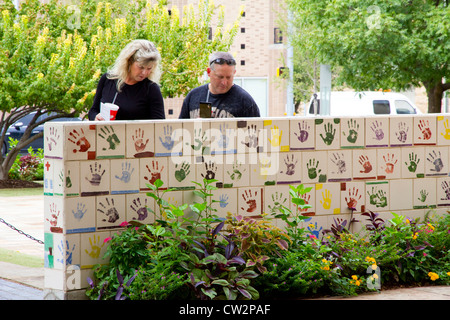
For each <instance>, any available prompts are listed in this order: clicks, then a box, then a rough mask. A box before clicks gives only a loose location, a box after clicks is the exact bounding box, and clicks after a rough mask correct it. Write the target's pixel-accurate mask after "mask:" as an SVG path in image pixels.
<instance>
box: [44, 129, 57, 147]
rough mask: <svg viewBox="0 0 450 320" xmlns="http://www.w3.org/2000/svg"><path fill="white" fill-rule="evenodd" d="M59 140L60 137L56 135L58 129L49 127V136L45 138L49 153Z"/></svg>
mask: <svg viewBox="0 0 450 320" xmlns="http://www.w3.org/2000/svg"><path fill="white" fill-rule="evenodd" d="M59 138H60V135H59V134H58V129H57V128H55V127H50V128H49V134H48V135H47V136H46V137H45V140H46V141H47V146H48V150H49V151H52V149H53V146H56V144H57V141H58V140H59Z"/></svg>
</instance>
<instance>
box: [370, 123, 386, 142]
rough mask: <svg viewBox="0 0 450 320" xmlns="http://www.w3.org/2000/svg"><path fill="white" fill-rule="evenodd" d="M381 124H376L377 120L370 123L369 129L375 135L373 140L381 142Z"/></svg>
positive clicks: (382, 136)
mask: <svg viewBox="0 0 450 320" xmlns="http://www.w3.org/2000/svg"><path fill="white" fill-rule="evenodd" d="M381 125H382V122H380V123H378V120H376V121H374V122H372V125H371V126H370V129H372V131H373V132H374V133H375V137H374V139H375V140H378V141H381V140H383V138H384V131H383V129H382V128H381Z"/></svg>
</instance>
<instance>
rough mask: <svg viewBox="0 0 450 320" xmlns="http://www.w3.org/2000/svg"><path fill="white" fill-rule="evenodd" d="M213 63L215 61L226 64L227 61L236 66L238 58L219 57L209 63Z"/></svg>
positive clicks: (228, 63)
mask: <svg viewBox="0 0 450 320" xmlns="http://www.w3.org/2000/svg"><path fill="white" fill-rule="evenodd" d="M213 63H215V64H224V63H226V64H227V65H229V66H235V65H236V60H234V59H224V58H217V59H214V60H213V61H211V62H210V63H209V65H210V66H211V65H212V64H213Z"/></svg>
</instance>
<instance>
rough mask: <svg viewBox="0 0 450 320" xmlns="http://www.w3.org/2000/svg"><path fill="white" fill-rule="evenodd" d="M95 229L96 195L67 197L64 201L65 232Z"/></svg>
mask: <svg viewBox="0 0 450 320" xmlns="http://www.w3.org/2000/svg"><path fill="white" fill-rule="evenodd" d="M95 230H96V200H95V197H76V198H66V199H65V201H64V232H65V233H83V232H94V231H95Z"/></svg>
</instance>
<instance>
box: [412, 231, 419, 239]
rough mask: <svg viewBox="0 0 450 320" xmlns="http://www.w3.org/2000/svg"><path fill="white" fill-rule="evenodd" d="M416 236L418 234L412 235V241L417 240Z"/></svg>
mask: <svg viewBox="0 0 450 320" xmlns="http://www.w3.org/2000/svg"><path fill="white" fill-rule="evenodd" d="M417 234H418V233H417V232H416V233H414V234H413V237H412V238H413V239H414V240H416V239H417Z"/></svg>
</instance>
